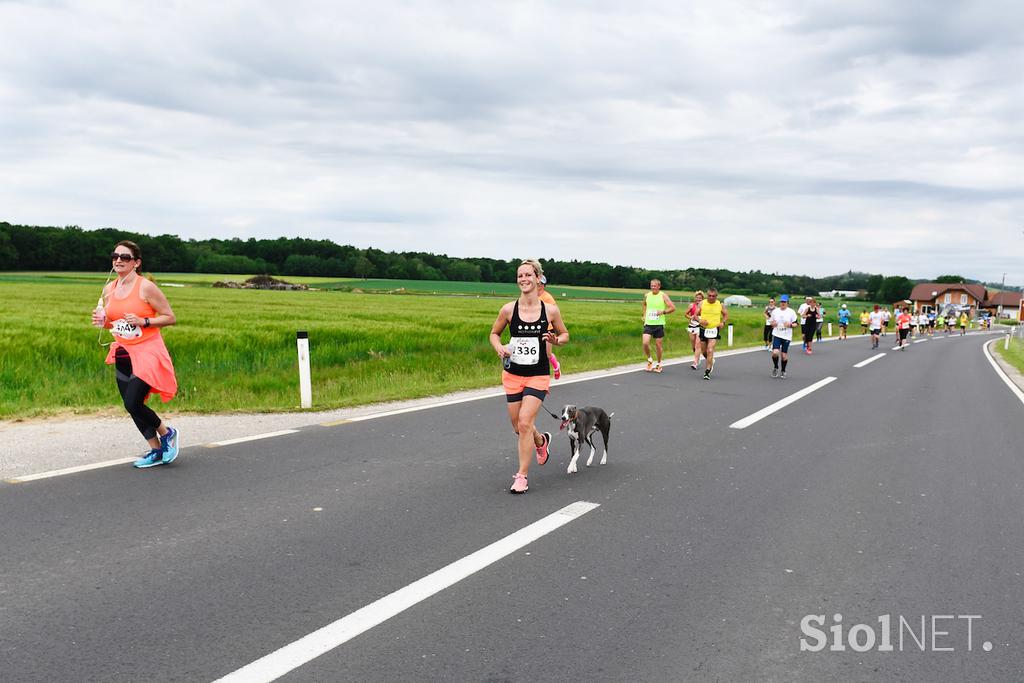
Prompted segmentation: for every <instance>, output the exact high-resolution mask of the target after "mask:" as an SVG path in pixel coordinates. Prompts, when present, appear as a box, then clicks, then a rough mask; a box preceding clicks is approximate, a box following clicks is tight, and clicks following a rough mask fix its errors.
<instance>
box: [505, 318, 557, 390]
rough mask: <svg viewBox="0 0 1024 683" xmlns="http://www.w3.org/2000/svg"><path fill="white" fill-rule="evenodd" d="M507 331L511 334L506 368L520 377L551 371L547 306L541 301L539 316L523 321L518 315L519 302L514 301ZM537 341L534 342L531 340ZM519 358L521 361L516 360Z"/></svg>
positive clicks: (534, 375)
mask: <svg viewBox="0 0 1024 683" xmlns="http://www.w3.org/2000/svg"><path fill="white" fill-rule="evenodd" d="M508 329H509V332H510V333H511V335H512V338H511V341H510V344H511V345H512V348H509V351H511V352H512V355H511V356H509V363H508V366H507V368H506V369H507V370H508V371H509V372H511V373H512V374H513V375H519V376H520V377H538V376H540V375H548V374H550V373H551V364H550V363H549V362H548V345H547V339H546V338H547V336H548V335H547V332H548V315H547V306H545V305H544V304H543V303H542V304H541V307H540V318H538V319H537V320H532V321H525V320H523V319H522V318H521V317H520V315H519V302H518V301H516V303H515V306H513V307H512V320H511V321H509V324H508ZM534 339H536V340H537V341H536V342H534V341H533V340H534ZM517 360H520V361H522V362H521V363H517V362H516V361H517Z"/></svg>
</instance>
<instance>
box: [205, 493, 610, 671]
mask: <svg viewBox="0 0 1024 683" xmlns="http://www.w3.org/2000/svg"><path fill="white" fill-rule="evenodd" d="M596 507H599V506H598V504H597V503H588V502H587V501H582V500H581V501H577V502H575V503H573V504H571V505H567V506H566V507H564V508H562V509H561V510H559V511H557V512H553V513H552V514H550V515H548V516H547V517H544V518H543V519H540V520H538V521H536V522H534V523H533V524H530V525H529V526H526V527H523V528H522V529H520V530H519V531H516V532H514V533H512V534H509V535H508V536H506V537H505V538H503V539H501V540H500V541H496V542H494V543H492V544H491V545H489V546H486V547H484V548H481V549H480V550H477V551H476V552H475V553H472V554H471V555H467V556H466V557H463V558H462V559H461V560H456V561H455V562H452V563H451V564H449V565H448V566H446V567H442V568H441V569H438V570H437V571H436V572H434V573H433V574H429V575H427V576H425V577H423V578H422V579H420V580H419V581H416V582H414V583H411V584H409V585H408V586H406V587H405V588H401V589H399V590H397V591H395V592H394V593H391V594H390V595H386V596H384V597H383V598H381V599H380V600H377V601H376V602H372V603H370V604H369V605H367V606H366V607H363V608H362V609H359V610H356V611H355V612H352V613H351V614H349V615H348V616H346V617H342V618H341V619H339V620H337V621H335V622H333V623H331V624H328V625H327V626H324V627H323V628H321V629H319V630H316V631H313V632H312V633H310V634H309V635H306V636H303V637H302V638H300V639H299V640H296V641H295V642H293V643H291V644H289V645H285V646H284V647H282V648H281V649H279V650H276V651H274V652H271V653H270V654H268V655H266V656H264V657H261V658H260V659H257V660H256V661H255V662H252V663H251V664H248V665H246V666H244V667H242V668H241V669H238V670H237V671H233V672H232V673H229V674H228V675H227V676H224V677H223V678H219V679H217V681H215V683H264V682H269V681H273V680H276V679H277V678H280V677H281V676H284V675H285V674H287V673H288V672H289V671H293V670H295V669H297V668H298V667H300V666H302V665H303V664H306V663H307V662H310V661H312V660H314V659H316V658H317V657H319V656H320V655H322V654H325V653H327V652H330V651H331V650H333V649H334V648H336V647H338V646H340V645H343V644H344V643H346V642H348V641H349V640H351V639H352V638H355V637H356V636H358V635H359V634H361V633H363V632H365V631H368V630H369V629H371V628H373V627H374V626H377V625H378V624H381V623H383V622H385V621H387V620H388V619H390V618H391V617H393V616H395V615H396V614H400V613H401V612H404V611H405V610H407V609H409V608H410V607H412V606H413V605H416V604H417V603H419V602H422V601H423V600H426V599H427V598H429V597H430V596H432V595H434V594H436V593H439V592H441V591H442V590H444V589H445V588H448V587H449V586H452V585H454V584H455V583H458V582H459V581H461V580H462V579H464V578H466V577H468V576H471V575H472V574H475V573H476V572H478V571H480V570H481V569H484V568H485V567H487V566H489V565H491V564H493V563H495V562H497V561H498V560H500V559H502V558H504V557H506V556H508V555H510V554H512V553H514V552H515V551H517V550H519V549H520V548H522V547H524V546H526V545H528V544H530V543H532V542H533V541H536V540H537V539H538V538H541V537H542V536H545V535H547V534H549V533H551V532H552V531H554V530H555V529H558V528H559V527H561V526H563V525H565V524H568V523H569V522H571V521H573V520H575V519H578V518H580V517H582V516H583V515H585V514H586V513H588V512H590V511H591V510H593V509H594V508H596Z"/></svg>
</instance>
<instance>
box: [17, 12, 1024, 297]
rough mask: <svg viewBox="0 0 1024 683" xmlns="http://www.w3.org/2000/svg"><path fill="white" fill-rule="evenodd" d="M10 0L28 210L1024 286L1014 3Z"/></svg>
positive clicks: (1021, 44) (410, 244) (101, 221)
mask: <svg viewBox="0 0 1024 683" xmlns="http://www.w3.org/2000/svg"><path fill="white" fill-rule="evenodd" d="M935 4H936V3H934V2H927V3H925V2H908V3H897V4H895V5H894V4H892V3H887V2H886V3H883V2H877V3H858V4H857V5H856V6H850V7H847V6H842V5H839V6H837V5H835V4H834V3H816V2H801V1H797V0H792V1H791V2H782V1H781V0H780V1H778V2H760V3H753V4H752V3H747V2H743V3H740V2H703V3H686V4H685V5H682V6H681V5H679V3H672V2H641V3H629V4H622V3H612V2H586V3H583V2H580V3H574V4H570V3H544V2H530V1H524V2H515V3H508V2H449V3H433V2H411V1H406V2H398V1H382V2H377V3H373V4H372V5H368V4H366V3H341V4H339V3H328V2H308V1H302V0H299V1H297V2H291V3H288V4H281V3H270V2H264V3H255V2H228V3H215V4H202V3H197V2H182V3H173V4H170V3H155V2H132V3H114V2H110V3H97V2H88V3H85V2H82V3H19V2H0V41H2V44H4V45H5V46H6V47H5V50H4V51H3V52H2V53H0V70H2V73H3V75H4V78H3V79H0V127H2V129H3V130H4V131H5V135H4V136H3V137H0V206H3V207H4V211H5V213H4V215H2V216H0V219H3V220H9V221H13V222H19V223H27V224H42V225H63V224H78V225H82V226H84V227H102V226H120V227H125V228H128V229H133V230H139V231H143V232H154V233H158V232H159V233H163V232H172V233H177V234H180V235H182V236H184V237H196V238H202V237H208V236H224V237H232V236H240V237H249V236H256V237H276V236H279V235H282V234H288V235H294V234H298V235H305V236H309V237H314V238H328V239H332V240H335V241H337V242H341V243H352V244H356V245H358V246H364V247H365V246H374V247H377V248H381V249H385V250H418V251H434V252H444V253H448V254H450V255H456V256H492V257H499V258H508V257H509V256H510V255H513V254H524V253H533V254H537V255H540V256H543V257H557V258H563V259H569V258H579V259H590V260H599V261H608V262H611V263H622V264H630V265H639V266H647V267H659V268H660V267H665V268H672V267H688V266H699V267H729V268H735V269H744V270H746V269H753V268H760V269H762V270H768V271H774V270H779V271H785V272H805V273H809V274H815V275H824V274H829V273H838V272H844V271H846V270H850V269H853V270H868V271H872V272H884V273H887V274H906V275H908V276H911V277H930V276H934V275H937V274H939V273H940V272H948V271H951V270H953V271H957V272H962V273H963V274H965V275H968V276H972V277H978V278H982V279H988V280H998V279H999V278H1000V277H1001V274H1002V273H1003V272H1008V273H1010V275H1008V279H1009V280H1010V281H1014V282H1024V271H1021V270H1020V268H1021V267H1020V265H1019V264H1020V263H1021V262H1022V259H1021V257H1022V256H1024V234H1022V233H1021V230H1022V229H1024V218H1022V213H1024V212H1022V208H1024V183H1022V181H1021V180H1020V173H1019V169H1020V168H1024V158H1022V157H1024V144H1022V143H1024V139H1022V134H1021V133H1020V130H1019V125H1018V123H1017V122H1018V121H1019V120H1020V118H1021V115H1022V114H1024V88H1022V87H1021V86H1022V78H1021V76H1020V73H1021V70H1020V68H1019V66H1020V64H1021V63H1022V57H1024V29H1022V28H1021V27H1024V21H1022V20H1024V10H1022V9H1021V8H1020V7H1019V5H1017V4H1010V3H1005V2H984V3H952V2H950V3H944V4H943V6H942V7H940V8H938V9H936V7H935Z"/></svg>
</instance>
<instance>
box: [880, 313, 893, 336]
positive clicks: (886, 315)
mask: <svg viewBox="0 0 1024 683" xmlns="http://www.w3.org/2000/svg"><path fill="white" fill-rule="evenodd" d="M890 318H892V313H890V312H889V309H888V308H886V309H884V310H883V311H882V334H883V335H884V334H885V333H886V332H888V331H889V319H890Z"/></svg>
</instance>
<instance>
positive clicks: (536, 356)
mask: <svg viewBox="0 0 1024 683" xmlns="http://www.w3.org/2000/svg"><path fill="white" fill-rule="evenodd" d="M511 358H512V362H513V363H515V364H516V365H536V364H537V362H538V361H539V360H540V339H538V338H537V337H512V356H511Z"/></svg>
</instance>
